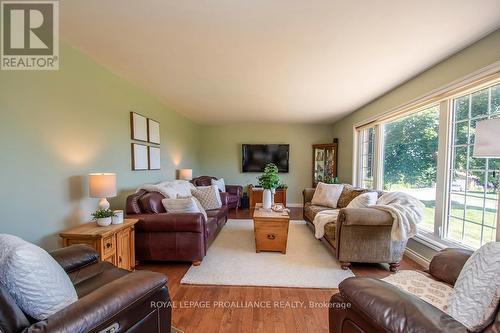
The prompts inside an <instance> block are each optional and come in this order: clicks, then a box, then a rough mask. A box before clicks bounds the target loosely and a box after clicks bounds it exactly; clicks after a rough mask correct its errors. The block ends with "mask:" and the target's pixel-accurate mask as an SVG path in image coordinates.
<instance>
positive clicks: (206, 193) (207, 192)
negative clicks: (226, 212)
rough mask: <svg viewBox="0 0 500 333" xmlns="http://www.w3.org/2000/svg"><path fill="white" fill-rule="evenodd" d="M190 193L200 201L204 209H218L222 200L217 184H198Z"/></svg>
mask: <svg viewBox="0 0 500 333" xmlns="http://www.w3.org/2000/svg"><path fill="white" fill-rule="evenodd" d="M191 193H192V194H193V196H194V197H195V198H196V199H198V201H200V203H201V205H202V206H203V208H205V210H211V209H219V208H221V207H222V200H221V198H220V192H219V188H218V187H217V185H211V186H198V187H196V188H195V189H193V190H192V191H191Z"/></svg>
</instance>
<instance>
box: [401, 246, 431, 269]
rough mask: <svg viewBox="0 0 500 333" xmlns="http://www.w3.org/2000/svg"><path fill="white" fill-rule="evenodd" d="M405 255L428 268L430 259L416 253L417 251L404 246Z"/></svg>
mask: <svg viewBox="0 0 500 333" xmlns="http://www.w3.org/2000/svg"><path fill="white" fill-rule="evenodd" d="M405 256H407V257H408V258H410V259H411V260H413V261H414V262H416V263H417V264H419V265H420V266H422V267H424V268H425V269H429V264H430V263H431V262H430V260H429V259H427V258H426V257H424V256H422V255H420V254H418V253H417V252H415V251H413V250H412V249H409V248H406V250H405Z"/></svg>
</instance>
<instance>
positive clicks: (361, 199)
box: [347, 192, 378, 208]
mask: <svg viewBox="0 0 500 333" xmlns="http://www.w3.org/2000/svg"><path fill="white" fill-rule="evenodd" d="M377 199H378V193H377V192H367V193H363V194H360V195H358V196H357V197H356V198H354V199H352V200H351V202H349V204H348V205H347V208H366V207H370V206H373V205H375V204H376V203H377Z"/></svg>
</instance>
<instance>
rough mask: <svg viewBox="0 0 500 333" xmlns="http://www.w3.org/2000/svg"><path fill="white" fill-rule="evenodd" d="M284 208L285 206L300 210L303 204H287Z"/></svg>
mask: <svg viewBox="0 0 500 333" xmlns="http://www.w3.org/2000/svg"><path fill="white" fill-rule="evenodd" d="M286 206H287V207H294V208H295V207H297V208H302V207H304V205H303V204H301V203H287V204H286Z"/></svg>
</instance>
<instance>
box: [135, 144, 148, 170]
mask: <svg viewBox="0 0 500 333" xmlns="http://www.w3.org/2000/svg"><path fill="white" fill-rule="evenodd" d="M148 155H149V150H148V146H145V145H141V144H138V143H132V170H134V171H139V170H148V169H149V156H148Z"/></svg>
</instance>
